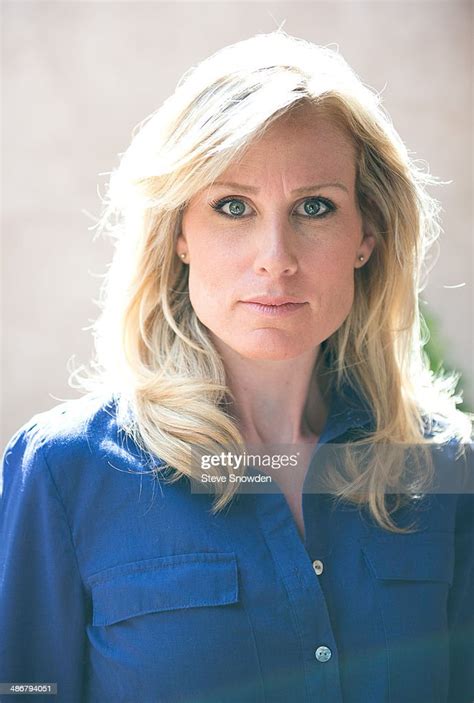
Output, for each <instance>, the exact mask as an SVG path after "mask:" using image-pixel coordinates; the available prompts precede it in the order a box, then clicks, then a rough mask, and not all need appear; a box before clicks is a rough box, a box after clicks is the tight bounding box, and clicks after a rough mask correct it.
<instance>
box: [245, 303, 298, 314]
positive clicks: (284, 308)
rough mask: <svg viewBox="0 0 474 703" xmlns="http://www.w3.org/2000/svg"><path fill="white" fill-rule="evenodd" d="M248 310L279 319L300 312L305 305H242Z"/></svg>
mask: <svg viewBox="0 0 474 703" xmlns="http://www.w3.org/2000/svg"><path fill="white" fill-rule="evenodd" d="M244 305H246V306H247V307H248V308H250V309H252V310H254V311H255V312H258V313H260V314H261V315H269V316H270V317H281V316H283V315H291V314H292V313H294V312H297V311H298V310H301V308H302V307H304V306H305V305H306V303H285V304H284V305H263V304H262V303H244Z"/></svg>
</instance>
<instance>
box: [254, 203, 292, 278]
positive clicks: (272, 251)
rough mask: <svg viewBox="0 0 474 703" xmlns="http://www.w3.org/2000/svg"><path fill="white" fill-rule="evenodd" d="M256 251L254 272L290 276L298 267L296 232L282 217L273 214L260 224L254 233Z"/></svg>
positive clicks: (273, 275) (274, 275)
mask: <svg viewBox="0 0 474 703" xmlns="http://www.w3.org/2000/svg"><path fill="white" fill-rule="evenodd" d="M255 236H256V242H257V252H256V255H255V259H254V269H255V271H256V273H258V274H262V273H264V272H267V273H268V274H270V275H271V276H272V277H278V276H281V275H286V276H290V275H292V274H294V273H295V271H296V270H297V269H298V259H297V256H296V252H295V245H296V236H297V234H296V233H295V231H294V230H293V228H292V227H291V225H290V224H289V223H288V221H287V220H286V219H285V218H283V217H278V216H275V217H273V218H272V219H271V220H269V221H267V222H266V223H265V224H262V228H261V231H260V232H259V233H256V234H255Z"/></svg>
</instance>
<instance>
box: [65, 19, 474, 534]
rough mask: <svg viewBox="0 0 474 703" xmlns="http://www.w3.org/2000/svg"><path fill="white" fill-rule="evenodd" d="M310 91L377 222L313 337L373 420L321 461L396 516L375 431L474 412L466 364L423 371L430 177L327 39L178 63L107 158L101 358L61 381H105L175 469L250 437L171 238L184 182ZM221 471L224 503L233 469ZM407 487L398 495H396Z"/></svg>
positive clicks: (434, 425)
mask: <svg viewBox="0 0 474 703" xmlns="http://www.w3.org/2000/svg"><path fill="white" fill-rule="evenodd" d="M304 103H306V104H309V105H311V106H312V107H313V109H314V111H315V114H324V115H325V116H329V117H330V118H331V119H332V120H333V121H334V122H336V123H337V124H338V125H339V126H340V127H341V128H342V129H344V130H345V131H346V132H347V133H348V134H349V135H350V136H351V138H352V141H353V144H354V146H355V150H356V154H357V157H356V192H357V199H358V205H359V208H360V211H361V213H362V215H363V218H364V220H365V222H366V223H367V224H368V225H370V229H371V231H372V232H373V233H374V234H375V236H376V245H375V248H374V250H373V252H372V256H371V258H370V259H369V261H368V262H367V263H366V265H364V266H363V267H361V268H358V269H356V270H355V273H354V275H355V294H354V296H355V297H354V302H353V306H352V309H351V312H350V314H349V316H348V317H347V319H346V320H345V321H344V323H343V324H342V325H341V326H340V328H339V329H338V330H337V331H336V332H335V333H334V334H333V335H332V336H331V337H330V338H329V339H327V340H325V342H324V343H323V344H322V345H321V353H320V354H318V360H317V362H316V365H315V369H314V372H315V373H316V374H317V376H318V382H319V384H320V387H321V389H322V392H323V395H324V397H327V396H328V394H329V393H330V392H331V390H332V389H336V390H340V389H341V388H343V386H344V385H346V386H347V385H348V386H349V387H352V388H357V389H358V392H359V393H360V394H361V397H363V398H364V400H365V402H366V403H367V405H368V406H369V407H370V408H371V411H372V414H373V418H374V426H373V427H372V428H371V431H370V433H369V434H368V435H367V436H365V435H362V436H361V437H359V438H356V439H355V440H354V442H352V443H351V447H357V449H359V450H360V449H362V451H363V461H361V460H360V456H361V455H360V453H359V455H358V456H359V458H358V459H357V460H356V459H355V458H354V453H353V452H352V451H351V450H350V449H349V448H347V452H346V453H345V454H344V461H343V465H344V470H343V471H340V470H334V471H331V472H329V476H328V481H329V483H328V486H329V488H328V490H330V491H331V492H332V493H333V494H334V496H335V498H336V499H337V500H348V501H350V502H352V503H356V504H357V505H359V506H367V507H368V508H369V510H370V512H371V514H372V516H373V518H374V519H375V521H376V522H377V523H378V524H379V525H380V526H381V527H383V528H385V529H388V530H391V531H395V532H402V531H405V530H404V529H402V528H399V527H398V526H397V525H396V524H395V523H394V522H393V520H392V519H391V517H390V515H391V511H390V508H389V505H388V501H387V495H389V494H391V493H393V492H394V487H396V486H398V485H400V480H401V479H402V475H403V462H400V460H399V456H398V455H397V453H396V452H395V453H393V452H392V453H390V454H389V455H388V457H389V458H388V459H387V456H386V455H385V454H384V453H383V452H380V451H375V452H374V451H373V449H374V447H375V448H376V449H378V450H380V448H383V447H384V446H386V445H387V444H388V443H391V444H392V445H393V443H395V444H397V446H400V447H401V448H402V449H403V448H406V447H408V446H413V445H418V446H421V447H422V448H424V447H425V446H426V445H428V444H430V443H432V442H435V441H436V442H443V441H445V440H447V438H448V437H449V438H454V439H455V440H456V441H460V442H466V441H469V438H470V436H471V428H472V420H471V417H470V416H469V415H468V414H465V413H461V412H460V411H459V410H458V409H457V408H456V404H457V403H458V402H459V401H460V398H459V397H458V396H456V395H455V386H456V383H457V381H458V380H459V377H458V375H457V374H453V375H451V376H447V375H446V374H445V373H444V372H440V373H439V374H437V375H435V374H433V373H432V372H431V371H430V370H429V364H428V360H427V356H426V354H425V353H424V351H423V346H424V344H425V343H426V342H427V340H428V333H427V328H426V325H425V324H424V321H423V318H422V315H421V313H420V310H419V305H418V294H419V292H420V290H422V287H423V285H422V284H423V277H424V275H425V274H426V273H427V269H425V266H426V254H427V252H428V250H429V248H430V247H431V245H432V244H433V243H434V242H435V240H436V239H437V237H438V235H439V233H440V224H439V212H440V207H439V204H438V202H437V201H436V200H434V199H433V198H432V197H431V196H430V195H429V194H428V192H427V190H426V186H427V185H429V184H432V183H435V182H436V181H435V179H434V178H433V177H432V176H431V175H430V174H429V173H428V172H427V171H426V169H423V168H422V167H420V166H419V165H418V164H417V163H415V162H414V161H413V160H412V159H411V158H410V157H409V154H408V152H407V149H406V148H405V146H404V144H403V142H402V140H401V139H400V137H399V136H398V134H397V132H396V131H395V129H394V127H393V125H392V123H391V120H390V118H389V116H388V115H387V113H386V112H385V110H384V108H383V107H382V105H381V100H380V96H379V95H378V94H377V93H376V92H375V91H374V90H373V89H371V88H369V87H367V86H366V85H364V84H363V83H362V82H361V80H360V79H359V78H358V76H357V75H356V74H355V73H354V71H353V70H352V69H351V68H350V67H349V65H348V64H347V63H346V62H345V60H344V59H343V58H342V57H341V55H340V54H338V53H337V52H336V51H333V50H331V49H330V48H327V47H321V46H317V45H315V44H312V43H310V42H307V41H304V40H302V39H298V38H295V37H292V36H289V35H287V34H286V33H285V32H283V31H281V30H277V31H275V32H272V33H269V34H260V35H257V36H254V37H251V38H250V39H247V40H245V41H241V42H238V43H237V44H233V45H231V46H227V47H225V48H223V49H221V50H220V51H218V52H216V53H215V54H213V55H212V56H210V57H209V58H207V59H205V60H204V61H202V62H201V63H199V64H198V65H197V66H195V67H193V68H191V69H190V70H189V71H187V72H186V73H185V74H184V75H183V77H182V78H181V80H180V81H179V82H178V85H177V87H176V90H175V92H174V93H173V94H172V95H171V96H170V97H169V98H168V99H167V100H166V101H165V102H164V103H163V104H162V105H161V107H160V108H159V109H158V110H157V111H156V112H154V113H153V114H152V115H150V116H149V117H148V118H147V119H146V120H144V121H143V122H142V123H140V125H138V128H137V129H136V130H135V132H134V134H133V139H132V141H131V144H130V146H129V147H128V149H127V150H126V152H125V153H124V154H123V155H122V158H121V161H120V164H119V166H118V168H117V169H116V170H115V171H113V172H112V173H111V176H110V180H109V183H108V189H107V193H106V196H105V198H104V202H103V210H102V212H101V216H100V218H99V219H98V222H97V225H96V226H97V227H98V230H99V233H105V234H107V235H110V236H111V237H112V238H113V240H114V243H115V252H114V257H113V260H112V263H111V265H110V266H109V268H108V271H107V273H106V274H105V276H104V283H103V286H102V288H101V294H100V300H99V305H100V309H101V314H100V315H99V317H98V319H97V320H96V322H95V323H94V325H93V334H94V338H95V358H94V359H93V360H91V363H90V368H87V367H85V366H81V367H80V368H78V369H77V370H75V371H73V373H72V374H71V377H70V380H69V382H70V384H71V385H74V386H75V387H76V388H80V389H81V390H83V391H85V392H97V391H100V392H103V391H104V390H105V391H106V392H112V393H113V394H114V395H115V397H116V398H117V407H118V416H119V418H121V427H122V429H123V430H124V431H125V432H126V434H127V435H129V436H130V437H131V438H132V439H133V440H134V441H135V442H136V443H137V444H138V445H139V446H140V447H141V448H142V449H143V450H144V451H145V452H146V455H147V456H148V457H150V459H151V466H152V467H154V468H152V470H153V471H157V475H158V473H159V475H160V476H161V477H163V478H164V479H166V480H169V481H171V482H174V481H176V480H178V479H180V478H181V477H183V476H188V477H189V478H190V479H198V478H199V476H200V474H201V473H202V470H201V469H200V468H199V464H198V462H197V461H196V456H198V455H202V454H213V453H220V452H221V451H222V450H223V449H225V450H226V451H228V450H231V451H235V452H239V451H240V452H241V451H242V449H243V448H244V441H243V437H242V435H241V433H240V431H239V428H238V426H237V424H236V421H235V419H234V418H233V417H232V416H231V415H230V414H229V413H228V412H227V411H226V405H227V404H228V403H229V400H230V399H231V397H232V395H231V392H230V390H229V388H228V386H227V383H226V371H225V368H224V365H223V362H222V359H221V357H220V356H219V354H218V353H217V351H216V349H215V347H214V346H213V344H212V343H211V340H210V337H209V334H208V330H207V328H206V327H205V326H204V325H203V324H202V323H201V322H200V321H199V319H198V318H197V316H196V314H195V312H194V310H193V308H192V306H191V303H190V299H189V295H188V267H187V266H186V265H184V264H183V263H182V262H181V261H180V260H179V258H178V257H177V255H176V238H177V236H178V234H179V231H180V224H181V218H182V214H183V211H184V209H185V208H186V206H187V203H188V202H189V200H190V199H191V197H192V196H193V195H194V194H196V193H197V192H199V191H200V190H202V189H203V188H204V187H206V186H207V185H209V184H210V183H212V181H213V180H214V179H216V178H217V177H218V176H219V175H220V174H221V173H222V172H223V171H224V170H225V169H226V168H227V167H228V166H229V165H230V164H231V163H232V162H233V161H234V160H235V159H236V158H238V157H239V156H240V155H242V154H243V153H244V151H245V149H246V148H247V147H248V146H249V145H250V144H251V142H252V141H253V140H254V139H255V138H258V137H259V136H260V135H262V134H263V133H264V132H265V130H266V129H267V128H268V127H269V125H271V124H272V123H273V122H274V121H275V120H277V119H278V118H279V117H281V116H282V115H284V114H285V113H287V112H288V111H290V110H292V109H294V108H295V107H296V106H298V105H301V104H304ZM440 418H441V419H442V422H439V419H440ZM443 428H444V429H443ZM427 430H428V431H427ZM434 430H436V431H434ZM153 457H154V459H153ZM156 458H159V461H158V462H156ZM362 466H363V469H361V467H362ZM215 471H216V472H217V473H224V474H225V473H228V471H229V470H228V469H224V468H222V467H218V468H217V469H215ZM233 472H234V473H236V470H235V469H233ZM244 473H245V470H244ZM432 478H433V465H432V461H430V459H429V457H428V456H427V454H426V453H425V456H424V458H423V460H422V461H421V462H420V463H419V467H418V470H417V471H416V472H415V473H414V474H412V478H411V481H412V482H411V483H408V484H407V485H406V488H407V492H408V493H409V494H410V492H412V493H414V494H419V493H420V491H422V490H423V489H426V488H428V487H429V486H430V482H431V481H432ZM214 485H215V486H216V488H215V493H216V496H215V498H216V499H215V501H214V504H213V510H214V511H215V512H217V511H219V510H221V509H222V508H224V506H226V505H227V504H228V503H229V501H231V499H232V497H233V495H234V493H235V492H236V491H237V488H238V483H232V482H229V481H227V482H224V483H217V484H214ZM400 504H401V502H400V500H399V497H398V496H397V501H396V505H395V506H394V507H395V509H396V508H397V507H399V505H400ZM392 508H393V506H392Z"/></svg>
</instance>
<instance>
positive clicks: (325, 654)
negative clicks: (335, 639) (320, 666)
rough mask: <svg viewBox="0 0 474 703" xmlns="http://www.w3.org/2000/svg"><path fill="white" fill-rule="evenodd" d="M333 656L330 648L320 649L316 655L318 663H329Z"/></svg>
mask: <svg viewBox="0 0 474 703" xmlns="http://www.w3.org/2000/svg"><path fill="white" fill-rule="evenodd" d="M331 654H332V652H331V650H330V649H329V647H318V648H317V650H316V651H315V653H314V655H315V657H316V659H317V660H318V662H327V660H328V659H331Z"/></svg>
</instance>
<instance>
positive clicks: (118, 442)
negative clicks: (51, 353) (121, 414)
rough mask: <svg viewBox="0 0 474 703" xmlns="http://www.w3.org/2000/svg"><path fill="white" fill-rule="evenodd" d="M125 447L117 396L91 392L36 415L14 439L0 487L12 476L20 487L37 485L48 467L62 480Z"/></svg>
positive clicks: (12, 439)
mask: <svg viewBox="0 0 474 703" xmlns="http://www.w3.org/2000/svg"><path fill="white" fill-rule="evenodd" d="M123 446H124V441H123V439H122V438H121V435H120V426H119V422H118V419H117V402H116V398H115V396H113V395H112V394H92V393H88V394H87V395H84V396H83V397H81V398H77V399H73V400H68V401H65V402H62V403H60V404H58V405H56V406H54V407H53V408H51V409H49V410H46V411H43V412H39V413H37V414H35V415H33V416H32V417H31V418H30V419H29V420H28V421H27V422H25V423H24V424H23V425H22V426H21V427H20V428H19V429H18V430H17V431H16V432H15V433H14V434H13V435H12V436H11V438H10V439H9V441H8V443H7V445H6V448H5V450H4V453H3V462H2V482H1V485H2V486H3V484H4V481H6V480H7V479H8V478H11V479H12V478H13V476H15V477H17V478H21V481H22V483H24V482H25V481H27V480H28V479H29V480H34V477H35V475H37V474H42V473H44V472H45V471H46V470H47V468H49V471H50V472H51V474H52V476H53V478H55V477H57V478H58V480H59V481H60V480H61V477H62V475H63V474H65V473H68V474H71V473H72V472H73V471H74V470H75V469H77V467H82V468H84V467H86V466H88V465H90V464H91V462H92V461H96V460H98V459H100V457H105V456H110V455H111V454H113V453H114V451H115V452H117V451H123ZM0 490H1V486H0Z"/></svg>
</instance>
